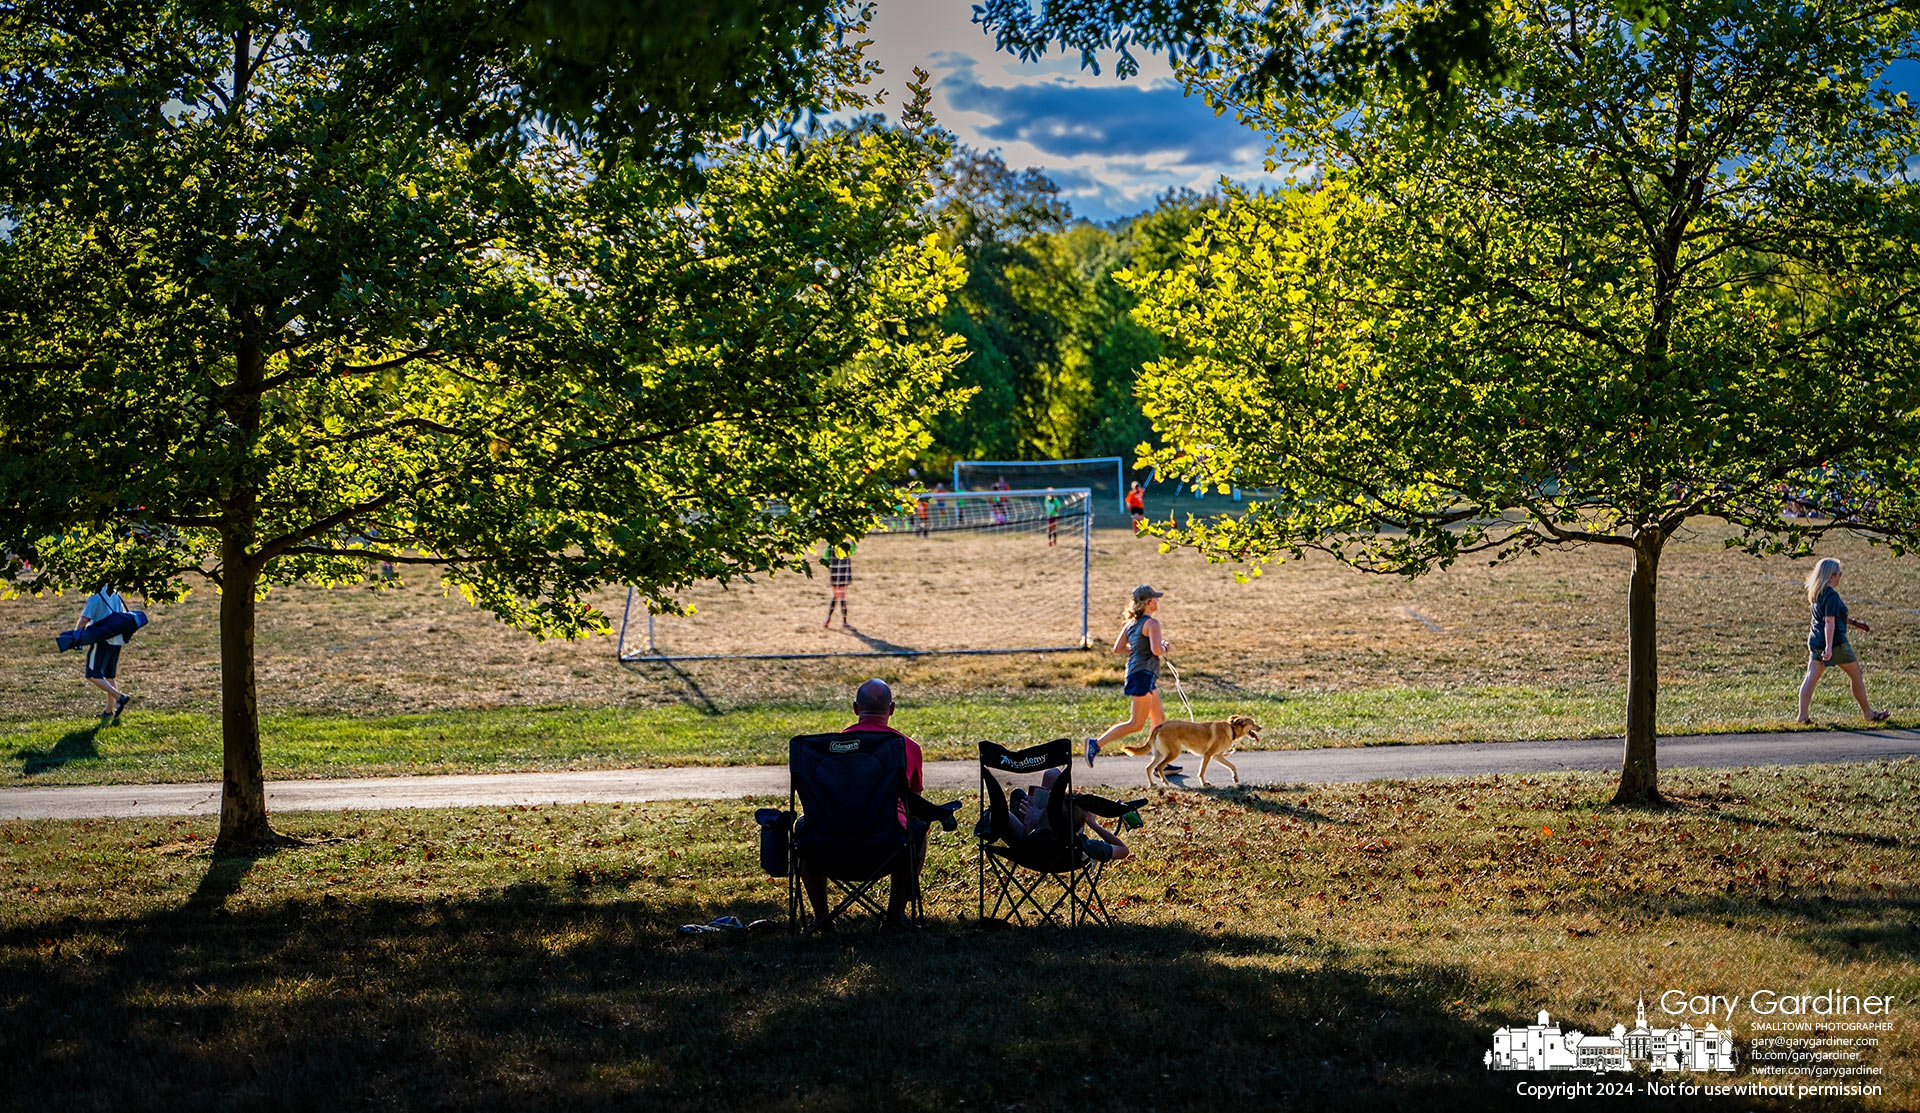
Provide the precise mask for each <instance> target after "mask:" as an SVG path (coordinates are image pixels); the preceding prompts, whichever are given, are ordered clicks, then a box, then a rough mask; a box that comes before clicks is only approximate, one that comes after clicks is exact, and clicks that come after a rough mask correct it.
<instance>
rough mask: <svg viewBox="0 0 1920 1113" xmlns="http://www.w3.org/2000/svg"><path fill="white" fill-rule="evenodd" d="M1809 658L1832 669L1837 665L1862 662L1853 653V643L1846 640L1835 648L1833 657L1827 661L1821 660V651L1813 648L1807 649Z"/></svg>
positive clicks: (1857, 655) (1856, 654) (1858, 656)
mask: <svg viewBox="0 0 1920 1113" xmlns="http://www.w3.org/2000/svg"><path fill="white" fill-rule="evenodd" d="M1807 656H1808V657H1809V658H1811V659H1812V660H1814V661H1817V662H1819V663H1820V664H1822V665H1826V666H1828V667H1830V668H1831V667H1833V666H1835V665H1854V664H1858V663H1859V662H1860V655H1859V654H1858V653H1855V652H1854V651H1853V643H1852V642H1849V641H1846V640H1845V639H1842V640H1841V641H1840V642H1839V643H1838V644H1836V645H1835V646H1834V647H1833V656H1832V657H1831V658H1829V659H1827V660H1824V661H1822V660H1820V650H1818V649H1815V648H1814V647H1812V646H1808V647H1807Z"/></svg>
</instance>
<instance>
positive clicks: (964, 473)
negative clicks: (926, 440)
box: [953, 456, 1127, 518]
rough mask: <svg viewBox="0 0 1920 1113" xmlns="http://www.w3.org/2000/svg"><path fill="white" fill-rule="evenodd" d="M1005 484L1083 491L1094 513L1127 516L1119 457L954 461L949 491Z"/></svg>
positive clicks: (1124, 480) (1124, 464)
mask: <svg viewBox="0 0 1920 1113" xmlns="http://www.w3.org/2000/svg"><path fill="white" fill-rule="evenodd" d="M1001 480H1006V481H1007V482H1008V483H1009V484H1010V485H1011V486H1015V487H1025V488H1028V489H1032V488H1036V487H1086V488H1087V489H1089V490H1090V491H1092V492H1093V499H1094V506H1095V507H1096V508H1097V512H1098V513H1105V512H1106V509H1105V508H1106V507H1107V506H1109V505H1111V506H1112V507H1113V508H1114V510H1115V511H1117V512H1118V513H1119V514H1120V516H1121V517H1123V518H1124V517H1126V515H1127V461H1126V458H1125V457H1123V456H1088V457H1084V458H1081V459H1075V460H955V461H954V462H953V489H954V490H956V491H969V490H971V491H984V490H987V489H989V488H991V487H993V486H995V485H996V484H997V483H998V482H1000V481H1001Z"/></svg>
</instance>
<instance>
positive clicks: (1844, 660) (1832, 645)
mask: <svg viewBox="0 0 1920 1113" xmlns="http://www.w3.org/2000/svg"><path fill="white" fill-rule="evenodd" d="M1839 582H1840V562H1839V561H1837V560H1835V559H1833V558H1832V557H1826V558H1823V559H1822V560H1821V561H1820V563H1818V564H1816V565H1814V566H1813V571H1812V572H1809V573H1807V607H1808V609H1809V610H1810V611H1811V612H1812V615H1813V629H1812V630H1811V631H1809V632H1808V634H1807V678H1806V679H1805V680H1802V681H1801V682H1800V718H1799V720H1798V721H1799V722H1802V723H1811V722H1812V721H1813V720H1812V719H1811V718H1808V717H1807V710H1808V708H1810V707H1811V706H1812V704H1813V688H1814V685H1816V684H1818V683H1820V676H1821V674H1822V673H1824V672H1826V671H1827V666H1828V665H1839V666H1840V669H1841V671H1842V672H1845V673H1846V674H1847V681H1848V683H1850V684H1851V685H1852V686H1853V701H1854V702H1855V703H1857V704H1859V705H1860V714H1862V715H1864V716H1866V719H1867V722H1869V723H1878V722H1882V721H1884V720H1885V719H1886V718H1887V716H1889V715H1891V714H1892V712H1890V711H1875V710H1874V709H1873V705H1872V704H1869V703H1868V702H1867V681H1866V678H1865V677H1863V676H1861V675H1860V657H1859V655H1858V654H1856V653H1854V651H1853V644H1852V643H1851V642H1850V641H1848V640H1847V627H1849V626H1851V627H1853V628H1854V629H1856V630H1865V631H1867V632H1869V633H1871V632H1872V627H1870V626H1868V625H1867V624H1866V623H1864V622H1854V621H1853V620H1851V619H1849V618H1848V617H1847V605H1846V603H1845V602H1843V601H1842V600H1841V598H1840V592H1839V591H1837V590H1835V588H1834V585H1835V584H1838V583H1839Z"/></svg>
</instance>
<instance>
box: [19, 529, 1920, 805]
mask: <svg viewBox="0 0 1920 1113" xmlns="http://www.w3.org/2000/svg"><path fill="white" fill-rule="evenodd" d="M1725 540H1726V538H1725V536H1724V535H1721V534H1715V533H1712V532H1702V533H1700V534H1697V535H1692V536H1688V537H1686V538H1682V539H1680V540H1677V541H1676V542H1675V543H1674V544H1673V546H1672V547H1671V548H1670V550H1669V552H1668V555H1667V557H1666V559H1665V561H1664V563H1663V565H1662V579H1661V596H1660V598H1661V616H1662V625H1661V631H1660V636H1661V653H1662V657H1661V675H1662V689H1661V702H1660V724H1661V728H1662V730H1663V731H1666V732H1668V733H1697V732H1705V731H1723V730H1727V731H1739V730H1765V729H1783V728H1785V727H1786V726H1787V725H1788V724H1789V721H1790V720H1791V718H1792V716H1793V713H1794V705H1793V700H1794V692H1795V688H1796V687H1797V683H1798V680H1799V676H1800V671H1801V668H1802V666H1803V663H1804V660H1805V657H1804V654H1805V649H1804V641H1803V639H1804V633H1803V627H1804V624H1805V621H1806V620H1805V600H1804V596H1803V595H1802V593H1801V591H1800V588H1799V586H1798V583H1797V580H1798V578H1799V577H1800V576H1802V575H1804V573H1805V572H1806V569H1807V567H1808V565H1807V563H1806V562H1805V561H1799V562H1795V561H1788V560H1783V559H1769V560H1756V559H1754V558H1750V557H1746V556H1744V555H1741V554H1738V553H1734V552H1729V551H1727V550H1726V548H1725V546H1724V544H1723V542H1724V541H1725ZM1822 551H1823V552H1825V553H1832V554H1836V555H1839V556H1840V557H1841V558H1842V559H1843V560H1845V561H1846V564H1847V579H1846V581H1845V586H1846V589H1847V598H1848V601H1849V603H1850V605H1851V607H1852V611H1853V614H1854V616H1855V617H1857V618H1861V619H1864V620H1866V621H1868V622H1869V623H1870V624H1872V626H1873V627H1874V629H1873V632H1872V633H1871V634H1857V635H1856V636H1855V641H1856V645H1857V647H1858V648H1859V650H1860V653H1861V655H1862V658H1863V660H1864V661H1865V664H1866V669H1867V674H1868V680H1869V684H1870V686H1871V689H1872V692H1873V694H1874V697H1875V700H1876V702H1877V703H1878V704H1880V705H1881V706H1885V707H1890V708H1892V709H1893V710H1894V712H1895V719H1894V722H1895V724H1896V725H1898V724H1901V723H1912V722H1914V721H1916V720H1920V577H1916V576H1914V575H1912V566H1911V564H1910V562H1908V561H1904V560H1898V559H1895V558H1893V557H1892V556H1891V555H1890V554H1888V553H1887V551H1886V550H1885V549H1878V548H1873V547H1870V546H1867V545H1866V544H1864V543H1861V542H1858V541H1853V540H1847V539H1836V540H1835V541H1833V542H1832V543H1831V544H1829V545H1827V546H1825V547H1824V548H1823V550H1822ZM1092 569H1093V581H1094V586H1093V600H1094V602H1093V607H1094V621H1093V633H1094V636H1095V638H1096V639H1097V640H1099V641H1101V642H1102V643H1103V644H1102V646H1101V647H1100V649H1097V650H1094V651H1085V652H1070V653H1056V654H1033V655H1015V656H1004V657H923V658H915V659H901V658H850V659H825V660H800V661H708V662H685V663H650V664H628V665H622V664H620V663H618V662H616V661H615V659H614V656H613V647H612V644H611V640H610V639H608V638H596V639H589V640H587V641H583V642H555V641H548V642H536V641H534V640H532V639H530V638H527V637H526V636H525V635H522V634H519V633H517V632H515V631H512V630H509V629H506V628H504V627H502V626H501V625H500V624H499V623H497V622H495V621H494V620H493V619H492V618H491V617H490V616H488V615H486V614H485V613H484V612H480V611H476V610H474V609H473V608H471V607H469V606H467V605H466V604H464V603H463V602H461V601H459V600H458V599H457V598H448V597H446V596H445V594H444V593H442V592H441V591H440V590H439V588H438V586H437V585H435V584H432V583H425V582H422V583H416V584H413V585H410V586H407V587H404V588H401V589H397V590H376V589H373V588H370V587H361V588H347V589H337V590H331V591H328V590H321V589H315V588H291V589H284V590H279V591H276V592H274V593H273V594H271V595H270V596H269V597H268V598H267V599H266V600H265V601H264V602H263V603H262V604H261V624H260V633H259V660H260V698H261V704H262V707H263V708H264V716H263V728H264V734H265V755H266V762H267V768H268V773H269V775H270V776H274V777H305V776H340V775H356V774H374V773H399V772H454V771H484V770H503V771H504V770H527V769H542V768H554V767H569V768H586V767H595V766H600V767H609V766H645V765H662V764H713V763H738V762H765V761H779V760H782V759H783V758H784V753H785V749H784V740H785V739H786V738H787V737H789V736H790V735H792V734H795V733H799V732H802V731H808V730H818V729H833V728H837V727H839V726H841V725H844V723H845V722H846V720H847V718H848V715H847V711H846V709H847V705H848V703H849V701H850V694H851V692H852V689H853V687H854V686H855V685H856V684H857V683H858V682H859V681H860V680H862V679H864V678H866V677H868V676H874V675H878V676H881V677H884V678H886V679H888V680H889V681H892V682H894V684H895V686H896V688H897V690H898V694H899V697H900V702H901V707H902V714H901V717H900V720H899V722H900V725H901V726H903V727H904V728H905V729H907V730H908V731H910V732H911V733H913V734H914V735H915V736H916V737H918V738H920V739H921V740H922V741H923V742H925V743H926V744H927V745H928V746H929V748H930V750H931V752H932V753H933V754H934V755H935V756H961V755H964V754H967V753H970V752H971V746H972V743H973V742H974V741H976V740H978V739H980V738H992V739H996V740H1001V741H1010V742H1015V743H1021V742H1031V741H1036V740H1043V739H1046V738H1053V737H1059V736H1067V737H1073V738H1079V737H1084V736H1086V735H1088V734H1093V733H1096V732H1098V731H1100V730H1102V729H1104V728H1105V727H1106V725H1107V724H1109V723H1111V722H1112V721H1114V720H1115V719H1116V718H1119V717H1122V716H1123V715H1124V711H1125V704H1126V700H1125V698H1124V697H1123V696H1122V695H1121V693H1120V682H1121V679H1122V676H1121V669H1122V661H1121V659H1120V658H1117V657H1114V656H1112V655H1110V654H1107V653H1105V652H1104V651H1103V650H1104V643H1106V642H1107V641H1110V639H1111V637H1112V635H1113V633H1114V630H1115V629H1116V628H1117V626H1118V622H1117V617H1118V615H1117V612H1118V610H1119V606H1120V603H1121V601H1122V600H1123V599H1124V598H1125V595H1126V592H1127V591H1128V590H1129V589H1130V588H1131V587H1132V585H1133V584H1135V583H1137V582H1141V581H1148V582H1152V583H1155V584H1157V585H1160V586H1163V587H1166V588H1168V589H1169V594H1168V596H1167V599H1166V600H1165V609H1164V612H1163V616H1164V620H1165V623H1166V627H1167V631H1168V636H1169V637H1170V638H1171V639H1172V641H1173V647H1174V660H1175V662H1176V663H1177V664H1178V665H1179V667H1180V670H1181V676H1182V678H1183V680H1184V682H1185V687H1186V690H1187V692H1188V693H1189V695H1190V696H1191V698H1192V702H1193V706H1194V710H1195V712H1196V714H1198V715H1200V716H1202V717H1213V716H1217V715H1224V714H1228V713H1231V712H1245V713H1248V714H1252V715H1253V716H1254V717H1255V718H1256V719H1258V720H1259V721H1260V723H1261V724H1262V726H1263V727H1264V728H1265V730H1264V734H1263V738H1264V742H1263V744H1264V745H1266V746H1278V747H1298V746H1326V745H1367V744H1380V743H1422V742H1435V741H1462V740H1473V741H1479V740H1506V739H1516V738H1552V737H1598V736H1606V735H1611V734H1617V733H1618V732H1619V731H1620V730H1621V725H1622V716H1623V696H1622V694H1621V693H1622V691H1623V690H1624V678H1625V668H1626V666H1625V644H1626V643H1625V631H1624V618H1623V614H1624V596H1625V586H1626V568H1625V566H1624V565H1623V564H1622V562H1621V561H1620V560H1619V559H1617V555H1616V554H1613V553H1611V552H1607V551H1600V550H1586V551H1567V552H1552V553H1547V554H1543V555H1540V556H1537V557H1530V558H1525V559H1521V560H1519V561H1516V562H1513V563H1511V564H1508V565H1504V566H1500V567H1496V568H1488V567H1486V566H1484V565H1462V566H1458V567H1455V568H1453V569H1449V570H1447V571H1444V572H1437V573H1434V574H1432V575H1429V576H1426V577H1423V578H1421V579H1418V580H1414V581H1402V580H1398V579H1383V578H1379V577H1372V576H1366V575H1363V574H1360V573H1356V572H1352V571H1350V570H1345V569H1342V568H1339V567H1337V566H1334V565H1333V564H1331V563H1330V562H1327V561H1325V560H1307V561H1303V562H1297V563H1287V564H1283V565H1279V566H1276V567H1273V568H1270V569H1268V570H1267V572H1266V574H1265V575H1263V576H1261V577H1260V578H1258V579H1255V580H1253V581H1251V582H1249V583H1244V584H1242V583H1236V582H1234V580H1233V577H1232V572H1233V570H1232V569H1231V568H1228V567H1225V566H1215V565H1208V564H1206V563H1205V562H1204V561H1202V560H1199V559H1198V558H1196V557H1194V556H1193V555H1192V554H1189V553H1178V552H1176V553H1166V554H1162V553H1160V552H1158V550H1157V546H1156V545H1155V544H1154V543H1153V542H1151V541H1150V540H1141V539H1136V538H1134V537H1132V536H1131V535H1130V534H1129V533H1128V531H1126V530H1101V531H1098V532H1097V533H1096V545H1095V557H1094V561H1093V565H1092ZM950 571H953V572H954V573H955V574H956V575H957V574H959V573H961V572H964V570H963V569H959V570H950ZM623 600H624V596H623V595H621V594H620V593H618V592H610V593H608V594H607V595H606V596H604V597H603V598H602V599H601V605H602V607H603V609H604V610H606V611H607V613H608V614H609V615H610V616H612V617H613V618H614V619H615V620H616V621H617V620H618V618H619V614H620V608H621V605H622V603H623ZM79 602H80V600H79V599H77V598H74V597H68V598H65V599H14V600H7V601H0V654H5V655H6V656H7V659H8V660H9V662H10V663H11V664H13V665H14V667H12V668H10V669H7V670H0V783H5V784H40V783H46V784H53V783H74V782H89V781H92V782H99V781H138V780H198V779H205V778H209V777H212V776H215V775H216V774H217V773H218V770H219V738H218V727H217V723H216V722H215V720H214V718H213V715H212V712H213V709H215V708H216V707H217V706H218V660H217V655H216V652H215V647H216V645H217V639H216V632H217V631H216V629H215V625H214V618H215V607H216V604H217V596H214V595H213V594H211V593H210V592H205V591H202V592H199V593H196V594H195V595H194V596H192V597H191V598H190V599H189V600H187V601H186V602H184V603H179V604H173V605H170V606H167V607H164V608H156V619H155V622H154V625H153V626H151V627H149V629H148V630H147V631H146V632H143V633H142V634H141V635H140V637H139V638H137V639H136V640H135V642H134V644H133V645H132V646H131V647H130V648H129V649H128V650H127V651H126V654H125V658H124V660H125V679H126V684H127V688H128V690H129V691H131V692H132V693H134V695H135V702H134V704H133V705H132V706H131V707H130V708H129V710H128V713H127V715H126V717H125V719H124V721H123V723H122V724H121V725H118V726H108V727H104V728H102V727H100V726H99V724H98V721H97V720H96V719H94V718H92V716H93V715H94V714H95V713H96V711H97V704H96V702H95V698H94V694H93V693H91V692H89V691H88V690H86V689H83V687H82V685H81V682H80V679H79V658H78V655H76V654H67V655H58V654H55V653H54V652H52V638H51V635H52V632H53V631H55V630H57V629H59V628H61V627H63V626H65V625H67V624H68V623H69V622H70V621H71V619H72V612H76V611H77V609H78V606H79ZM889 602H890V603H891V605H893V606H899V607H915V606H935V605H948V604H950V603H951V601H950V600H949V601H946V602H942V601H940V600H929V599H919V598H915V599H903V600H894V601H883V600H873V599H866V600H863V601H862V603H861V605H862V606H863V607H864V608H869V610H863V612H862V614H863V615H865V614H868V613H871V610H870V609H872V608H879V607H882V606H885V605H889ZM972 605H979V606H983V605H985V604H972ZM876 621H877V620H876ZM743 636H744V635H743ZM1169 679H1170V678H1169ZM1842 681H1843V678H1841V677H1840V676H1839V675H1838V674H1837V673H1836V674H1835V675H1834V676H1833V677H1832V678H1831V679H1829V681H1828V682H1827V683H1826V684H1825V685H1824V686H1823V688H1822V690H1821V692H1820V695H1819V699H1818V702H1817V704H1816V718H1817V719H1819V720H1820V721H1821V722H1822V723H1829V724H1830V723H1838V724H1850V723H1855V722H1858V713H1857V711H1856V710H1855V709H1854V707H1853V705H1852V701H1851V700H1850V699H1849V698H1848V697H1847V695H1846V691H1845V687H1844V684H1843V682H1842ZM1165 687H1166V690H1167V691H1166V695H1167V702H1168V705H1169V707H1170V709H1173V712H1174V713H1175V714H1184V709H1182V708H1181V707H1180V702H1179V700H1178V698H1177V696H1176V695H1175V693H1174V692H1173V690H1172V685H1171V684H1167V685H1166V686H1165Z"/></svg>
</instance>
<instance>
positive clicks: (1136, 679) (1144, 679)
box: [1127, 669, 1160, 696]
mask: <svg viewBox="0 0 1920 1113" xmlns="http://www.w3.org/2000/svg"><path fill="white" fill-rule="evenodd" d="M1159 683H1160V676H1159V674H1158V673H1154V672H1150V671H1148V670H1146V669H1135V670H1134V671H1133V672H1130V673H1128V674H1127V694H1128V695H1130V696H1144V695H1146V694H1147V693H1148V692H1151V691H1153V690H1154V688H1156V687H1158V686H1159Z"/></svg>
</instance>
